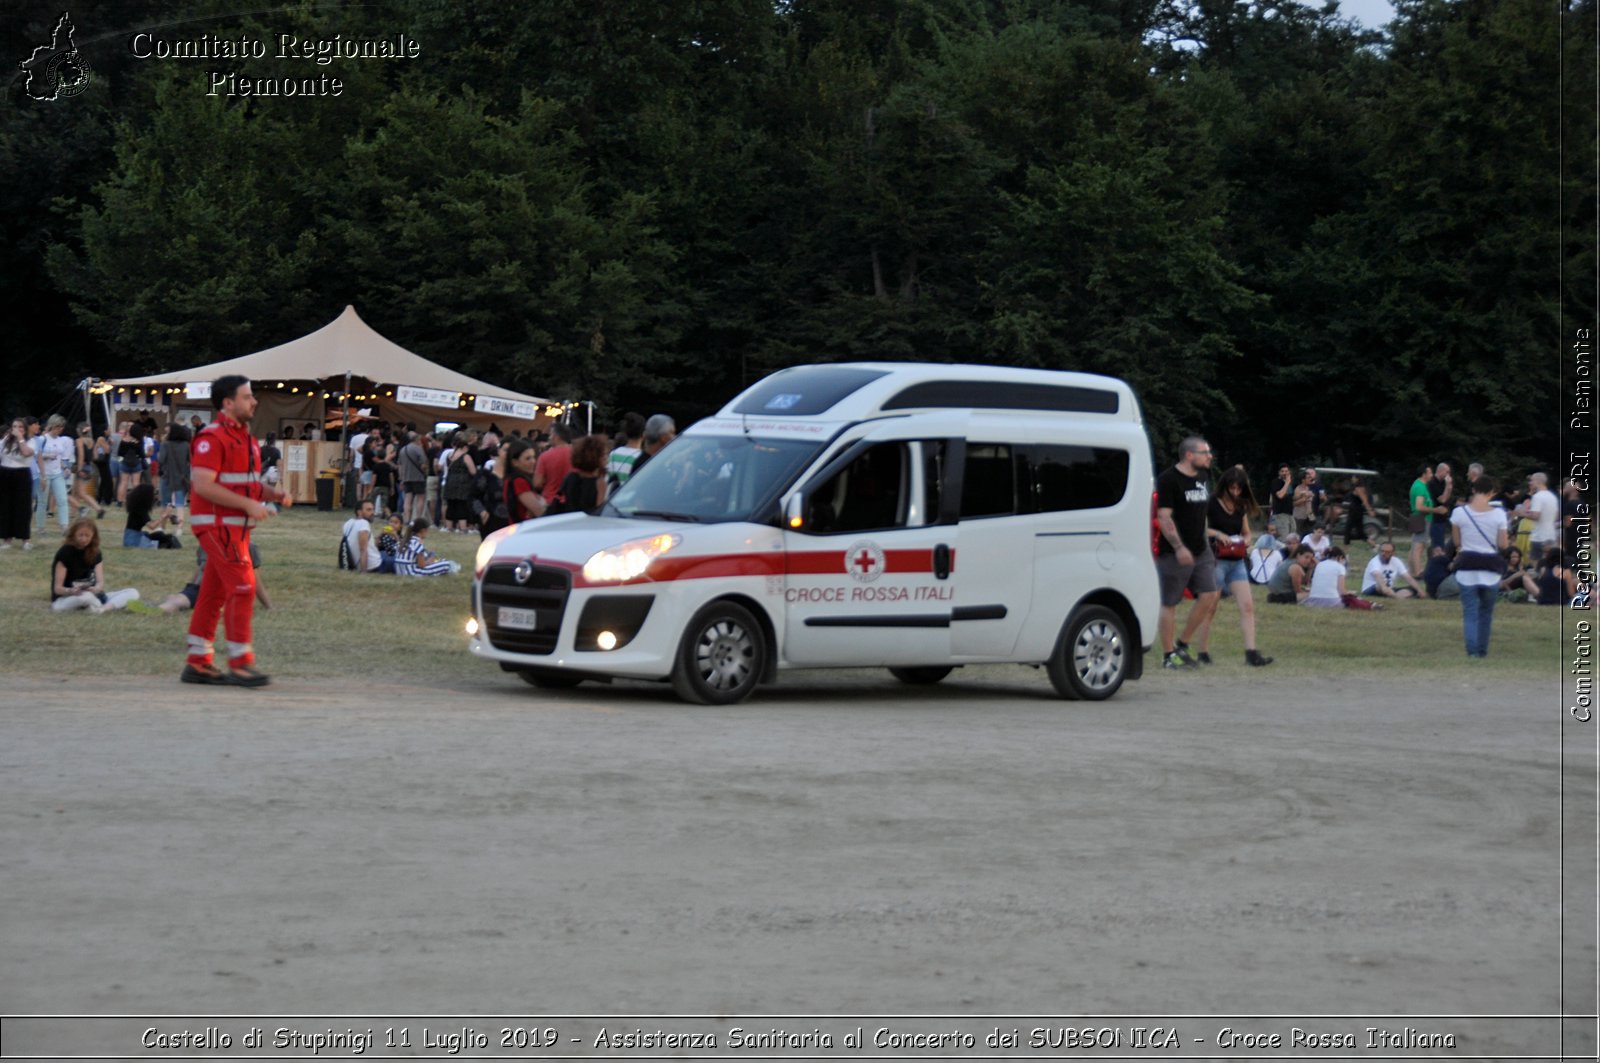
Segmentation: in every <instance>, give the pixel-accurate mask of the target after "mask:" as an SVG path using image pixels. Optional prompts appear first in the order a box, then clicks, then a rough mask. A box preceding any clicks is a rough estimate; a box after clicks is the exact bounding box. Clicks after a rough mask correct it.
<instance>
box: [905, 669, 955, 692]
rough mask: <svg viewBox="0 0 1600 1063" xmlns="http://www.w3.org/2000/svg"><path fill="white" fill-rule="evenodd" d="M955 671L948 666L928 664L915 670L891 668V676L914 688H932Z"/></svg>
mask: <svg viewBox="0 0 1600 1063" xmlns="http://www.w3.org/2000/svg"><path fill="white" fill-rule="evenodd" d="M953 671H955V669H954V668H953V667H951V666H950V665H947V664H945V665H939V664H926V665H918V666H916V667H913V668H891V669H889V674H890V675H892V676H894V677H895V678H896V679H898V680H900V682H902V683H909V684H910V685H911V686H914V687H926V686H932V685H933V684H935V683H937V682H938V681H939V680H941V679H943V678H944V677H945V676H947V675H949V674H950V673H951V672H953Z"/></svg>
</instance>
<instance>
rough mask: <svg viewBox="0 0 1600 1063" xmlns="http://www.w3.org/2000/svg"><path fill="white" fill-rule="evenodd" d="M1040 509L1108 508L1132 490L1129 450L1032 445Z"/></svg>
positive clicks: (1044, 511)
mask: <svg viewBox="0 0 1600 1063" xmlns="http://www.w3.org/2000/svg"><path fill="white" fill-rule="evenodd" d="M1031 451H1032V454H1031V457H1032V461H1033V484H1034V497H1035V498H1036V499H1037V500H1038V505H1039V512H1041V513H1054V512H1057V511H1060V510H1065V509H1105V508H1107V507H1109V506H1114V505H1116V504H1117V503H1118V502H1121V501H1122V496H1123V495H1124V494H1126V493H1127V490H1128V452H1127V451H1126V450H1116V449H1113V448H1110V447H1075V446H1066V445H1062V444H1058V443H1040V444H1036V445H1035V446H1033V447H1032V448H1031Z"/></svg>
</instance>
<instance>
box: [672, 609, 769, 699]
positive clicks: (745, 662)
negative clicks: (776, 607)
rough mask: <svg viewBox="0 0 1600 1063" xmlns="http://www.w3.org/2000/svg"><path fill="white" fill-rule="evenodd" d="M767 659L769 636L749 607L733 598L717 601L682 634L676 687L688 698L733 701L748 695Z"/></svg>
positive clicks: (682, 695) (675, 673)
mask: <svg viewBox="0 0 1600 1063" xmlns="http://www.w3.org/2000/svg"><path fill="white" fill-rule="evenodd" d="M766 661H767V643H766V638H765V636H764V635H763V634H762V631H761V626H760V625H759V624H757V623H756V620H755V617H753V616H751V615H750V612H749V610H747V609H745V608H743V607H742V606H739V605H736V604H734V603H733V602H713V603H711V604H710V605H708V606H706V607H705V608H704V609H702V610H701V611H700V613H699V614H698V615H697V616H696V617H695V619H694V622H693V623H691V624H690V625H689V628H688V630H687V631H686V632H684V636H683V642H682V644H681V645H680V646H679V648H678V660H677V662H676V663H675V664H674V666H673V669H672V689H673V690H675V691H677V694H678V696H679V697H680V698H683V699H684V700H685V701H692V702H696V703H698V704H701V705H732V704H733V703H735V702H738V701H743V700H744V699H745V698H747V697H749V696H750V692H751V691H752V690H754V689H755V687H756V684H757V683H759V682H760V681H761V674H762V672H764V671H765V670H766Z"/></svg>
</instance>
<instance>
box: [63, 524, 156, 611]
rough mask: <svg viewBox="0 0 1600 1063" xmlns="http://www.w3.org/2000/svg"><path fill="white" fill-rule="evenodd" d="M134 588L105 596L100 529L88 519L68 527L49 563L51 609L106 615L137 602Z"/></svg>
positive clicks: (136, 593)
mask: <svg viewBox="0 0 1600 1063" xmlns="http://www.w3.org/2000/svg"><path fill="white" fill-rule="evenodd" d="M138 598H139V592H138V591H136V590H134V589H133V588H132V587H129V588H126V589H125V590H120V591H112V592H111V593H109V594H107V593H106V571H105V562H104V560H103V559H102V558H101V555H100V529H99V527H97V526H96V525H95V522H94V521H92V520H90V519H89V518H88V517H80V518H78V519H77V520H75V521H73V522H72V523H71V524H69V525H67V534H66V537H65V539H64V540H63V542H62V544H61V549H59V550H57V551H56V556H55V560H54V561H52V562H51V564H50V608H51V609H54V610H55V611H56V612H58V613H65V612H68V611H69V610H73V609H87V610H88V611H89V612H91V613H104V612H109V611H110V610H112V609H123V608H126V607H127V605H128V603H129V602H133V601H137V600H138Z"/></svg>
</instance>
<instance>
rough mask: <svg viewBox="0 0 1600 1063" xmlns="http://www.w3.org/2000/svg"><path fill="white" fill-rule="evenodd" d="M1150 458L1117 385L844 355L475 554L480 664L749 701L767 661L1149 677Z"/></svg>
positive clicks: (908, 672)
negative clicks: (1025, 667)
mask: <svg viewBox="0 0 1600 1063" xmlns="http://www.w3.org/2000/svg"><path fill="white" fill-rule="evenodd" d="M1150 498H1151V462H1150V446H1149V442H1148V440H1147V439H1146V437H1145V432H1144V426H1143V423H1142V419H1141V416H1140V412H1139V405H1138V401H1137V400H1136V399H1135V398H1134V395H1133V392H1132V390H1131V389H1130V388H1129V387H1128V385H1127V384H1125V383H1123V382H1122V381H1120V380H1115V379H1112V378H1110V377H1102V376H1094V375H1091V374H1085V373H1065V372H1052V371H1047V370H1037V369H1002V368H995V367H991V366H976V365H917V364H899V363H881V364H880V363H845V364H837V365H809V366H800V367H796V368H793V369H786V370H784V371H782V372H779V373H775V374H773V375H772V376H770V377H767V378H766V379H765V380H762V381H761V382H760V383H758V384H756V385H754V386H753V387H751V388H749V389H748V390H746V391H744V392H743V393H742V394H740V395H739V396H738V397H737V398H735V399H734V400H733V401H732V402H730V403H728V405H727V406H726V407H724V408H723V409H722V411H721V412H720V413H718V414H717V415H716V416H714V417H711V418H708V419H706V420H703V421H700V422H699V423H697V424H695V425H694V426H693V427H691V428H689V429H688V430H687V431H685V432H683V433H682V434H681V435H680V436H678V438H677V439H676V440H675V441H674V442H673V443H672V444H671V445H670V446H669V447H667V448H666V449H664V450H662V451H661V452H660V453H659V454H658V455H657V456H656V457H655V458H653V459H651V460H650V462H649V463H648V464H647V465H646V466H645V467H644V468H643V469H641V470H640V471H639V472H638V474H637V475H635V476H634V477H633V478H632V479H631V480H629V481H628V483H627V484H626V485H625V486H624V487H623V488H622V489H621V490H619V491H617V493H616V495H615V496H614V497H613V498H612V499H611V500H610V501H609V502H608V503H607V505H606V507H605V509H604V511H603V513H602V515H600V516H588V515H585V514H566V515H563V516H558V517H544V518H540V519H538V520H532V521H527V522H524V523H522V524H520V525H516V526H514V527H511V528H506V529H503V530H501V531H499V532H496V533H494V534H493V535H490V536H489V537H488V538H487V539H485V540H484V542H483V545H482V546H481V547H480V549H479V550H478V557H477V564H476V575H475V577H474V580H473V589H472V601H473V613H474V618H473V621H472V622H469V624H468V629H469V631H471V632H473V638H472V644H471V645H472V652H473V653H474V654H477V655H478V656H481V657H485V658H488V659H489V660H493V661H498V662H499V663H500V666H501V667H502V668H504V669H505V670H507V671H512V672H517V673H519V674H520V675H521V676H522V677H523V678H524V679H525V680H527V681H528V682H530V683H532V684H534V685H535V686H544V687H560V686H571V685H574V684H576V683H579V682H582V681H583V680H585V679H610V678H614V677H626V678H634V679H655V680H670V681H671V683H672V685H673V688H674V689H675V690H676V691H677V692H678V694H679V695H680V696H681V697H683V698H684V699H686V700H689V701H695V702H700V703H710V704H729V703H732V702H736V701H740V700H742V699H743V698H745V697H746V696H748V695H749V694H750V692H751V691H752V690H754V689H755V687H756V685H757V684H758V683H761V682H764V681H771V680H772V679H774V678H775V677H776V673H777V672H778V671H779V670H781V669H788V668H839V667H848V666H864V667H880V668H881V667H885V666H887V667H888V668H889V670H890V671H891V672H892V673H893V674H894V675H895V676H896V677H898V678H899V679H901V680H903V681H905V682H907V683H936V682H938V681H939V680H941V679H943V678H944V677H945V676H946V675H948V674H949V673H950V671H951V669H952V668H955V667H959V666H961V665H964V664H987V663H995V662H1016V663H1020V664H1030V665H1036V666H1037V665H1043V666H1044V667H1045V668H1047V669H1048V672H1049V675H1050V680H1051V682H1052V683H1053V684H1054V685H1055V688H1056V690H1057V691H1058V692H1060V694H1061V695H1062V696H1063V697H1068V698H1088V699H1100V698H1107V697H1110V696H1111V695H1112V694H1114V693H1116V691H1117V689H1118V688H1119V687H1120V686H1121V685H1122V682H1123V680H1125V679H1137V678H1139V675H1140V674H1141V672H1142V671H1143V652H1144V651H1145V650H1147V649H1148V648H1149V644H1150V642H1151V641H1152V639H1153V637H1154V635H1155V631H1156V614H1157V608H1158V605H1157V597H1158V595H1157V586H1156V573H1155V565H1154V562H1153V561H1152V559H1151V556H1150V531H1149V529H1150Z"/></svg>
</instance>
